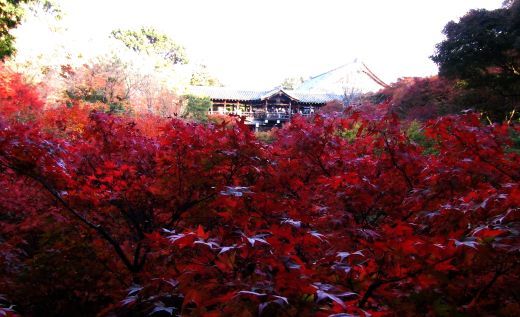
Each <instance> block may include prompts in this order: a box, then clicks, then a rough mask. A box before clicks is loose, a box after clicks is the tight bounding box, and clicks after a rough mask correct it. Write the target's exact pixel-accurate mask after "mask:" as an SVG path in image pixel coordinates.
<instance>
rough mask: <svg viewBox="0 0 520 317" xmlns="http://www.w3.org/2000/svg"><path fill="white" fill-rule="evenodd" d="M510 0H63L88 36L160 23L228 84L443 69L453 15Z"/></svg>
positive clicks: (74, 21) (416, 73)
mask: <svg viewBox="0 0 520 317" xmlns="http://www.w3.org/2000/svg"><path fill="white" fill-rule="evenodd" d="M502 1H503V0H435V1H433V0H430V1H424V0H391V1H387V0H364V1H361V0H343V1H341V0H337V1H336V0H319V1H318V0H316V1H305V0H298V1H292V0H278V1H273V0H262V1H253V0H236V1H233V0H220V1H215V0H190V1H184V0H178V1H175V0H170V1H167V0H147V1H143V0H140V1H134V0H88V1H87V0H84V1H80V0H62V1H61V2H60V4H61V6H62V8H63V11H64V12H65V14H66V15H67V22H68V23H71V24H73V28H74V29H76V31H78V32H80V33H81V34H82V35H81V36H82V37H83V38H84V39H85V40H87V39H88V38H96V37H103V36H106V35H107V34H109V33H110V31H111V30H113V29H116V28H130V27H139V26H141V25H147V26H153V27H156V28H157V29H159V30H161V31H163V32H165V33H167V34H169V35H170V36H171V37H172V38H173V39H174V40H176V41H177V42H179V43H181V44H182V45H184V46H185V47H186V48H187V51H188V55H189V56H190V57H191V59H192V60H194V61H196V62H202V63H205V64H206V65H208V67H209V69H210V70H211V72H212V73H213V74H214V75H216V76H217V77H218V78H219V79H221V81H222V82H224V84H226V85H229V86H236V87H250V88H266V87H272V86H274V85H276V84H279V83H280V82H281V81H282V80H283V79H284V78H286V77H289V76H304V77H305V76H311V75H317V74H319V73H322V72H324V71H327V70H330V69H332V68H335V67H337V66H340V65H343V64H345V63H348V62H351V61H352V60H353V59H354V58H358V59H360V60H362V61H364V62H365V63H366V64H367V65H368V66H369V67H370V68H371V69H372V70H373V71H374V72H375V73H376V74H377V75H379V77H381V79H383V80H384V81H386V82H393V81H395V80H396V79H397V78H399V77H403V76H427V75H432V74H435V73H436V72H437V68H436V66H435V64H433V63H432V62H431V61H430V60H429V58H428V57H429V56H430V55H432V54H433V52H434V47H435V44H436V43H438V42H440V41H441V40H442V39H443V35H442V33H441V31H442V29H443V27H444V25H445V24H446V23H447V22H449V21H450V20H457V19H458V18H459V17H460V16H462V15H464V14H465V13H466V12H467V11H468V10H470V9H473V8H486V9H495V8H498V7H500V6H501V4H502Z"/></svg>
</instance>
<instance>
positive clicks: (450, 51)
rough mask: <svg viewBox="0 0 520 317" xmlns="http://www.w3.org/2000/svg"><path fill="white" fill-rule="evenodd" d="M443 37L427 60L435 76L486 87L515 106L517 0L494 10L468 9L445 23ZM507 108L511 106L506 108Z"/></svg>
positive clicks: (519, 38)
mask: <svg viewBox="0 0 520 317" xmlns="http://www.w3.org/2000/svg"><path fill="white" fill-rule="evenodd" d="M443 33H444V34H445V35H446V40H444V41H443V42H441V43H439V44H437V50H436V53H435V54H434V55H433V56H431V59H432V60H433V61H434V62H435V63H436V64H437V65H439V75H441V76H443V77H446V78H451V79H458V80H461V81H462V84H463V85H466V86H467V87H468V88H486V89H491V90H492V91H493V92H494V93H496V94H499V95H502V96H507V97H508V98H509V100H510V102H511V104H510V106H512V107H513V109H514V107H515V106H518V105H517V103H518V97H519V95H520V0H513V1H507V2H506V3H504V7H502V8H500V9H496V10H491V11H489V10H484V9H479V10H471V11H470V12H468V13H467V14H466V15H465V16H463V17H462V18H461V19H460V21H459V22H454V21H451V22H449V23H448V24H447V25H446V26H445V28H444V30H443ZM510 109H511V108H510Z"/></svg>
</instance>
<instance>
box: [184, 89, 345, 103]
mask: <svg viewBox="0 0 520 317" xmlns="http://www.w3.org/2000/svg"><path fill="white" fill-rule="evenodd" d="M187 90H188V93H190V94H193V95H197V96H206V97H209V98H211V99H213V100H215V99H216V100H224V99H225V100H234V101H253V100H264V99H266V98H269V97H270V96H272V95H274V94H276V93H278V92H280V91H281V92H283V93H285V94H286V95H288V96H289V97H291V98H292V99H295V100H296V101H299V102H303V103H326V102H329V101H332V100H338V99H339V100H341V99H342V98H343V96H342V95H338V94H333V93H309V92H306V91H300V90H285V89H281V88H276V89H271V90H237V89H231V88H227V87H205V86H191V87H188V89H187Z"/></svg>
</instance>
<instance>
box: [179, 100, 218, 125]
mask: <svg viewBox="0 0 520 317" xmlns="http://www.w3.org/2000/svg"><path fill="white" fill-rule="evenodd" d="M184 100H185V102H186V108H185V111H184V115H183V116H184V117H186V118H192V119H195V120H197V121H206V119H207V113H208V110H209V108H210V107H211V105H212V103H211V99H209V97H198V96H193V95H185V96H184Z"/></svg>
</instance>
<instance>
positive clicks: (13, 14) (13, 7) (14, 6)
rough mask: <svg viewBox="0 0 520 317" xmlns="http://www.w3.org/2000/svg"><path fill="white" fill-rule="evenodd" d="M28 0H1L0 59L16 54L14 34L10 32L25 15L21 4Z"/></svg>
mask: <svg viewBox="0 0 520 317" xmlns="http://www.w3.org/2000/svg"><path fill="white" fill-rule="evenodd" d="M24 2H26V0H0V60H3V59H5V58H6V57H9V56H11V55H13V54H14V52H15V48H14V36H12V35H11V34H10V33H9V30H10V29H13V28H15V27H16V26H17V25H18V24H19V23H20V21H21V19H22V16H23V8H22V7H21V4H22V3H24Z"/></svg>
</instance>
